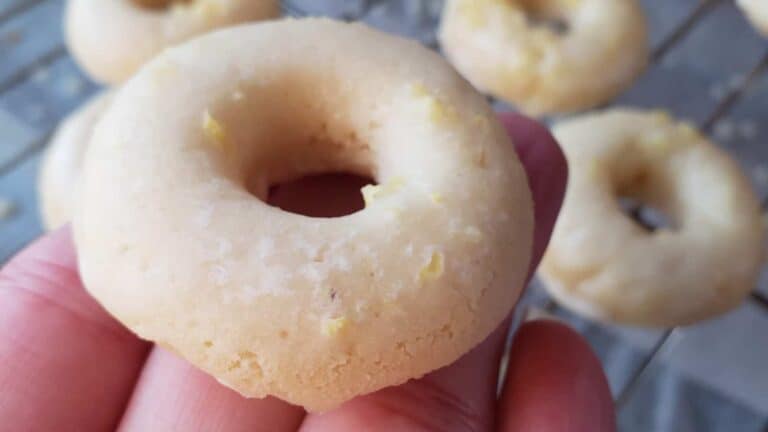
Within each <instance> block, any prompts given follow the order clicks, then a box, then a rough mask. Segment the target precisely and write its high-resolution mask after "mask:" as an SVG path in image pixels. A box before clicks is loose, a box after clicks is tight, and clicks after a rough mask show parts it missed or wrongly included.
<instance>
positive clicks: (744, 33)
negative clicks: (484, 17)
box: [0, 0, 768, 431]
mask: <svg viewBox="0 0 768 432" xmlns="http://www.w3.org/2000/svg"><path fill="white" fill-rule="evenodd" d="M766 1H768V0H766ZM642 2H643V4H644V6H645V9H646V12H647V13H648V16H649V23H650V29H651V42H652V45H653V52H652V56H651V59H652V64H651V66H650V67H649V72H648V73H647V75H646V77H644V78H642V79H641V80H640V82H638V84H637V85H636V86H635V88H633V89H631V90H629V91H628V92H627V93H626V94H625V95H623V96H621V97H620V98H619V100H618V101H617V102H616V103H619V104H630V105H638V106H645V107H661V108H668V109H670V111H672V112H673V113H674V114H676V115H677V116H678V117H683V118H690V119H692V120H694V121H695V122H696V123H698V124H699V126H700V127H701V129H702V130H703V131H704V132H705V133H707V134H709V135H711V136H713V137H714V138H715V141H717V142H720V143H721V144H723V145H724V147H725V148H726V149H728V150H729V151H731V152H732V153H733V154H734V156H735V157H736V158H737V159H739V161H740V162H741V163H742V165H744V166H745V168H746V169H747V170H748V172H749V173H750V175H751V177H752V179H753V180H754V182H755V185H756V188H757V190H758V191H759V192H760V194H761V196H762V197H763V204H764V208H766V207H768V131H763V130H760V129H761V128H763V129H768V44H766V43H765V42H764V41H763V40H761V39H760V37H759V36H758V35H757V34H756V33H754V32H753V31H752V30H751V29H750V28H749V27H748V24H747V23H746V21H745V20H744V19H743V17H741V15H740V13H739V11H738V10H737V9H736V7H735V5H734V4H733V3H732V1H731V0H642ZM441 5H442V2H441V1H440V0H399V1H397V0H345V1H342V0H338V1H334V0H291V1H284V2H283V11H284V12H285V13H286V14H287V15H292V16H297V17H298V16H306V15H315V14H324V15H332V16H335V17H337V18H340V19H344V20H348V21H352V20H364V21H366V22H369V23H370V24H372V25H374V26H377V27H380V28H382V29H384V30H387V31H392V32H396V33H400V34H403V35H406V36H409V37H413V38H417V39H419V40H421V41H422V42H423V43H424V44H426V45H427V46H430V47H432V48H435V49H437V48H438V46H437V40H436V36H435V29H436V26H437V23H438V19H439V13H440V9H441ZM63 8H64V1H63V0H0V263H2V262H3V261H5V260H7V259H8V258H9V257H10V256H12V255H13V253H14V252H16V251H17V250H18V249H20V248H21V247H23V246H24V245H25V244H27V243H28V242H29V241H31V240H32V239H33V238H34V237H36V236H37V235H39V234H40V232H41V230H40V224H39V222H38V219H37V207H36V203H35V194H34V180H35V173H36V169H37V164H38V161H39V158H40V153H41V150H42V149H43V147H44V146H45V143H46V142H47V140H48V139H49V138H50V136H51V134H52V132H53V130H54V129H55V127H56V125H57V123H58V122H59V121H60V120H61V119H62V118H63V117H64V116H65V115H66V114H67V113H68V112H69V111H71V110H72V109H74V108H75V107H76V106H77V105H79V104H80V103H82V102H83V101H84V100H85V99H86V98H87V97H88V96H89V95H90V94H92V93H93V92H94V91H96V89H97V86H96V85H95V84H93V83H92V82H90V81H88V79H87V78H85V77H84V76H83V75H82V74H81V72H79V70H78V69H77V68H76V66H75V65H74V63H73V62H72V60H71V58H69V56H68V53H67V50H66V48H65V46H64V43H63V37H62V31H61V14H62V11H63ZM494 103H495V104H496V105H497V107H499V108H500V109H505V108H508V107H506V106H505V105H504V104H503V103H500V102H497V101H494ZM761 140H762V141H763V142H762V143H761V142H760V141H761ZM766 282H768V280H767V281H766ZM767 285H768V284H767ZM523 303H524V304H525V305H528V306H529V307H533V308H538V309H542V310H546V311H548V312H550V313H552V314H555V315H559V316H561V317H564V318H565V319H567V320H569V321H571V322H572V323H577V327H578V328H579V329H580V330H582V331H583V332H584V333H585V335H586V336H587V337H588V338H589V339H590V341H591V342H593V344H594V345H596V346H599V345H600V343H601V341H602V343H603V345H605V343H604V338H603V339H600V340H598V339H599V338H596V337H595V334H598V335H601V337H602V336H604V335H605V334H610V335H618V336H617V337H616V338H614V339H612V341H611V342H610V343H612V344H620V345H621V344H630V345H631V344H632V342H631V341H630V342H627V340H625V339H632V338H631V337H630V338H626V337H625V336H626V332H624V331H622V330H619V331H618V332H614V331H613V330H608V331H606V330H605V326H599V325H596V324H594V323H588V322H585V321H583V320H579V319H578V318H576V317H574V316H572V315H570V314H568V313H567V312H564V311H562V310H561V309H559V308H558V306H557V305H556V304H555V303H554V302H552V301H551V300H549V299H548V298H546V296H545V295H544V294H543V292H542V291H541V289H540V288H534V289H532V290H530V291H529V294H528V295H527V296H526V297H525V298H524V299H523ZM748 303H749V307H750V308H751V309H752V310H759V313H760V314H762V316H764V317H766V319H765V320H764V321H761V323H762V324H763V325H766V327H764V328H763V329H762V330H763V332H762V333H763V334H764V335H768V290H766V289H765V288H763V289H762V290H760V289H759V288H756V289H755V291H754V292H753V293H752V294H751V296H750V298H749V300H748ZM758 324H759V323H758ZM718 325H719V324H718V322H717V321H715V322H713V323H711V324H709V326H710V327H713V328H714V331H717V330H718ZM723 327H726V326H725V324H723ZM686 332H687V330H686V329H676V328H673V329H667V330H663V331H660V332H649V333H643V334H642V337H641V339H642V340H643V341H645V342H644V343H640V344H639V348H637V349H635V350H633V352H635V353H636V355H634V356H633V358H632V359H631V361H625V362H623V363H622V364H623V365H624V367H623V368H622V371H621V373H615V374H611V373H609V377H610V378H611V386H612V390H613V392H614V395H615V399H616V405H617V408H618V410H619V413H620V419H621V420H623V421H620V423H621V426H622V429H623V430H632V431H635V430H637V431H640V430H659V431H662V430H664V431H666V430H670V431H671V430H692V431H694V430H695V431H710V430H711V431H715V430H718V431H719V430H723V431H725V430H727V431H742V430H744V431H747V430H750V431H768V421H766V419H768V397H766V398H764V399H766V400H758V401H756V402H755V401H754V400H752V399H750V396H749V394H747V395H746V396H745V395H739V394H738V393H739V391H738V390H739V389H738V388H737V389H736V390H737V391H736V393H737V394H736V395H735V396H734V394H733V391H731V392H730V393H731V394H727V395H726V396H727V397H725V398H724V399H717V398H716V402H715V403H713V404H710V405H709V406H707V408H705V409H706V410H707V411H710V412H709V413H708V414H707V415H709V416H710V418H715V417H716V418H720V419H722V418H725V420H724V423H723V424H722V425H717V424H716V423H717V422H716V421H707V422H706V423H707V424H698V425H697V424H696V422H695V421H694V422H693V423H691V422H688V423H680V422H679V421H671V422H670V421H667V422H666V423H665V422H664V421H663V419H662V420H658V419H659V418H660V417H663V413H662V414H660V412H661V411H664V409H665V406H663V403H664V402H657V401H652V403H651V404H646V405H648V407H649V409H650V410H651V411H653V412H649V413H648V414H647V417H648V418H655V419H656V420H653V421H652V422H650V421H646V420H644V419H640V420H637V419H634V420H633V419H632V418H631V417H632V414H631V412H630V411H632V407H631V406H632V405H633V404H635V405H637V404H638V403H639V404H640V405H641V406H642V403H640V402H638V403H635V399H637V398H638V396H637V394H638V392H642V391H643V389H644V387H647V386H648V385H649V382H650V381H649V380H651V379H655V378H656V375H658V374H657V370H656V369H657V366H658V365H659V364H660V363H663V360H664V359H663V357H664V356H665V352H667V351H670V350H673V349H674V345H675V341H676V340H677V339H679V337H678V336H679V335H681V334H687V333H686ZM630 333H631V332H630ZM757 334H758V335H759V334H760V332H758V333H757ZM723 337H726V338H728V337H729V335H728V334H727V333H725V334H723ZM754 343H755V345H756V346H759V345H762V346H763V347H768V337H765V338H763V339H762V340H755V341H754ZM713 344H715V341H713ZM636 345H637V344H636ZM598 352H599V353H600V354H601V359H602V360H603V361H604V364H606V365H609V364H608V363H609V362H610V359H609V358H608V357H609V356H608V355H607V354H606V353H607V352H608V351H606V350H601V349H598ZM766 352H768V348H764V349H763V354H762V355H765V356H766V357H761V358H768V354H766ZM637 353H639V354H637ZM746 355H747V356H750V355H751V354H750V352H749V351H747V353H746ZM747 360H749V359H747ZM747 363H749V361H747ZM627 365H629V366H627ZM729 366H730V365H729V364H723V365H722V367H723V368H724V369H726V368H728V367H729ZM758 366H760V365H758ZM762 366H763V367H764V369H762V371H761V370H759V369H756V370H754V371H748V372H747V373H748V374H752V375H751V376H752V377H754V378H756V379H757V380H758V385H759V386H760V385H766V387H765V388H762V391H763V392H764V393H765V395H768V363H766V364H763V365H762ZM761 374H762V375H761ZM651 375H653V376H651ZM694 375H695V374H694ZM695 378H696V377H695ZM698 378H701V377H698ZM704 378H706V377H704ZM715 378H717V377H715ZM705 381H706V379H705ZM713 382H714V384H713V383H709V384H708V385H707V386H704V387H703V388H707V389H709V390H707V391H714V392H715V393H717V392H719V391H721V390H722V389H721V388H718V384H717V383H718V380H717V379H714V380H713ZM713 387H714V389H712V388H713ZM726 387H727V386H726ZM731 387H733V386H731ZM731 390H733V389H732V388H731ZM753 390H755V389H753ZM760 390H761V388H760V387H758V388H757V389H756V391H757V394H758V399H760V398H759V393H760ZM702 391H704V390H702ZM683 393H685V392H683ZM725 393H729V391H727V390H726V391H725ZM747 393H749V392H747ZM686 394H690V393H686ZM752 394H755V391H753V392H752ZM656 395H658V393H656ZM687 397H689V396H685V395H683V396H679V395H678V399H680V398H687ZM731 397H735V399H737V403H736V404H737V405H738V406H739V407H743V406H746V407H748V408H745V409H743V410H742V408H739V409H737V410H736V411H733V410H731V411H726V410H724V408H723V407H722V406H723V402H721V401H722V400H730V399H731ZM668 402H669V401H667V402H666V403H668ZM753 402H755V403H753ZM713 410H714V411H715V414H712V412H711V411H713ZM718 410H722V412H721V413H719V414H718V413H717V411H718ZM625 412H629V414H627V415H625ZM733 412H736V413H737V415H735V416H734V419H736V420H729V419H728V416H729V415H732V414H733ZM742 412H749V413H750V416H752V417H753V420H750V421H747V422H744V421H742V420H743V417H744V416H743V415H738V413H742ZM676 414H678V412H675V409H673V413H672V415H673V416H674V415H676ZM713 415H714V416H715V417H712V416H713ZM681 425H682V426H681ZM686 428H689V429H686Z"/></svg>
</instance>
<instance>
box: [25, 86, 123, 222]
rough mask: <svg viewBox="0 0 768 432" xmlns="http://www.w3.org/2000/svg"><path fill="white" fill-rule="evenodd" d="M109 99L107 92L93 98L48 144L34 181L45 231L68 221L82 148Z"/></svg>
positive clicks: (65, 121)
mask: <svg viewBox="0 0 768 432" xmlns="http://www.w3.org/2000/svg"><path fill="white" fill-rule="evenodd" d="M112 97H113V92H109V91H107V92H102V93H100V94H98V95H96V96H94V97H93V98H92V99H91V100H90V101H88V103H86V104H85V105H83V106H82V107H81V108H79V109H78V110H77V111H75V112H74V113H72V114H70V115H69V117H67V118H66V119H65V120H64V121H63V122H62V123H61V125H60V126H59V127H58V129H57V130H56V133H55V134H54V135H53V138H51V141H50V143H49V144H48V150H46V153H45V156H44V158H43V162H42V165H41V167H40V175H39V180H38V202H39V205H40V213H41V217H42V220H43V225H44V226H45V228H46V229H47V230H53V229H55V228H58V227H60V226H62V225H64V224H65V223H67V222H69V221H70V220H71V219H72V213H73V209H74V207H75V205H76V202H77V195H78V194H77V189H78V187H77V183H78V179H79V177H80V171H81V165H82V161H83V157H84V155H85V149H86V148H87V145H88V141H90V139H91V133H92V132H93V127H94V126H95V125H96V122H97V121H98V120H99V118H100V117H101V114H102V113H103V112H104V110H106V109H107V106H109V103H110V100H111V99H112Z"/></svg>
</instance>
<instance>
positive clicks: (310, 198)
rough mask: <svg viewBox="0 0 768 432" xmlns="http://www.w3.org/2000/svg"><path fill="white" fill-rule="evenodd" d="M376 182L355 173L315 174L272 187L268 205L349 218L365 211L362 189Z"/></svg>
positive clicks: (331, 216)
mask: <svg viewBox="0 0 768 432" xmlns="http://www.w3.org/2000/svg"><path fill="white" fill-rule="evenodd" d="M375 183H376V182H375V181H374V180H373V179H372V178H370V177H365V176H361V175H357V174H351V173H341V172H340V173H324V174H312V175H306V176H303V177H300V178H298V179H295V180H289V181H285V182H281V183H277V184H274V185H271V186H270V188H269V195H268V197H267V203H268V204H270V205H272V206H274V207H278V208H280V209H282V210H283V211H287V212H290V213H295V214H300V215H304V216H309V217H315V218H334V217H341V216H347V215H350V214H353V213H356V212H358V211H360V210H362V209H364V208H365V202H364V201H363V195H362V194H361V192H360V190H361V189H362V188H363V187H364V186H366V185H369V184H375Z"/></svg>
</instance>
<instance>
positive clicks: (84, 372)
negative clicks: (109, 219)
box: [0, 228, 149, 431]
mask: <svg viewBox="0 0 768 432" xmlns="http://www.w3.org/2000/svg"><path fill="white" fill-rule="evenodd" d="M148 347H149V345H148V344H147V343H144V342H142V341H140V340H138V339H137V338H135V337H134V336H133V335H132V334H131V333H129V332H128V331H127V330H125V329H124V328H123V327H122V326H121V325H120V324H119V323H117V321H115V320H114V319H113V318H112V317H110V316H109V315H108V314H107V313H106V312H105V311H104V310H103V309H102V308H101V306H99V305H98V304H97V303H96V302H95V301H94V300H93V299H92V298H91V297H90V296H89V295H88V294H87V293H86V292H85V290H84V289H83V286H82V284H81V283H80V278H79V276H78V272H77V260H76V258H75V253H74V247H73V245H72V240H71V237H70V233H69V229H68V228H65V229H61V230H59V231H56V232H55V233H53V234H51V235H49V236H47V237H44V238H42V239H41V240H39V241H37V242H35V243H34V244H33V245H31V246H30V247H28V248H27V249H26V250H24V251H23V252H22V253H21V254H19V255H18V256H16V257H15V258H13V259H12V260H11V261H10V262H9V263H8V265H7V266H5V267H4V268H3V269H2V270H0V365H1V366H0V388H2V389H3V391H2V392H0V419H2V424H3V427H4V428H7V430H88V431H97V430H111V429H114V427H115V425H116V424H117V422H118V421H119V419H120V417H121V415H122V411H123V407H124V406H125V403H126V401H127V399H128V397H129V395H130V393H131V390H132V388H133V383H134V381H135V380H136V377H137V375H138V373H139V371H140V370H141V366H142V364H143V362H144V358H145V356H146V353H147V350H148Z"/></svg>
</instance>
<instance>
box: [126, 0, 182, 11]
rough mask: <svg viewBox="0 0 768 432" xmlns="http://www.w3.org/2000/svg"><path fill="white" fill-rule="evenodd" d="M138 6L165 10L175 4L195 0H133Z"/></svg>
mask: <svg viewBox="0 0 768 432" xmlns="http://www.w3.org/2000/svg"><path fill="white" fill-rule="evenodd" d="M131 1H132V2H133V3H134V4H135V5H136V6H139V7H140V8H142V9H150V10H154V11H164V10H167V9H169V8H171V7H172V6H173V5H174V4H184V3H192V1H193V0H131Z"/></svg>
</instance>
